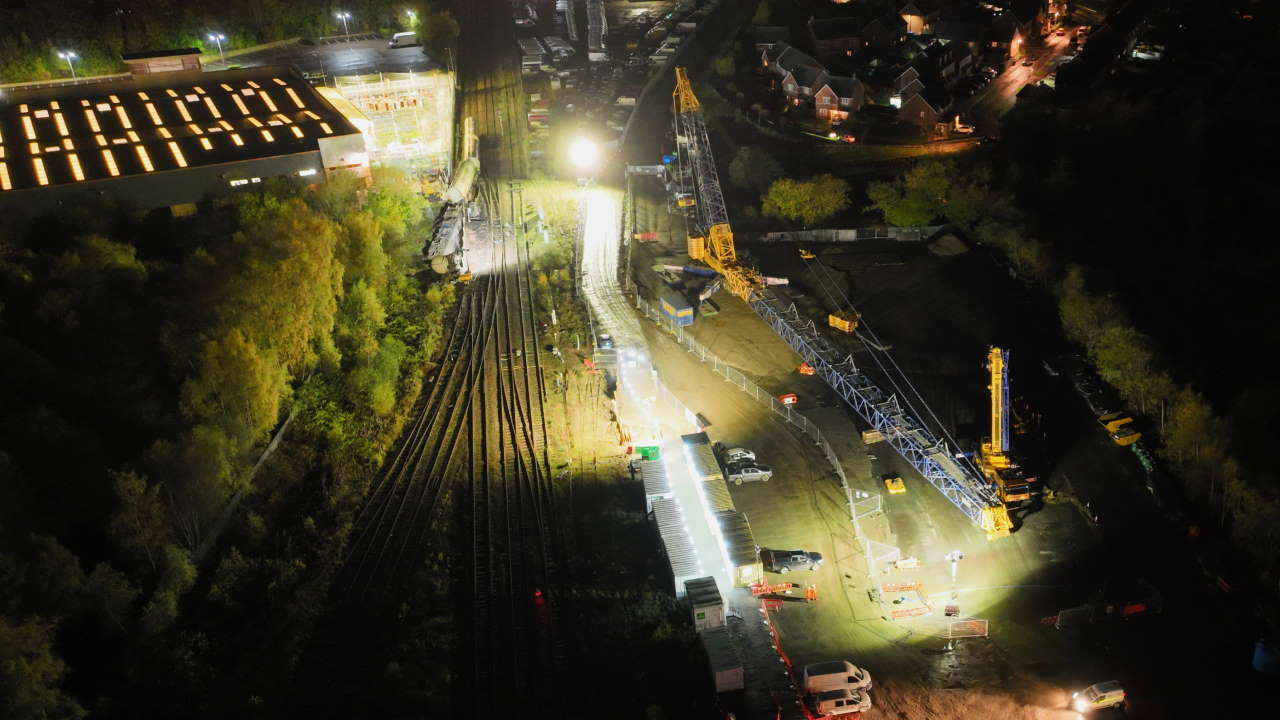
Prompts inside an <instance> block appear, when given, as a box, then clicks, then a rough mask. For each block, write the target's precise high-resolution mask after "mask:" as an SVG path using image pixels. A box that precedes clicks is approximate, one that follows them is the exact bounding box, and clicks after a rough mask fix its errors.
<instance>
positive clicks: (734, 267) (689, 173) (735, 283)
mask: <svg viewBox="0 0 1280 720" xmlns="http://www.w3.org/2000/svg"><path fill="white" fill-rule="evenodd" d="M671 110H672V115H673V116H674V122H675V133H676V157H677V161H678V167H677V170H676V176H677V179H678V181H679V184H680V187H681V192H682V194H684V195H686V196H692V197H693V198H694V203H693V205H692V206H691V207H690V208H689V214H688V217H689V220H690V232H689V257H690V258H691V259H693V260H701V261H703V262H705V263H706V264H707V265H709V266H710V267H711V269H713V270H715V271H716V272H717V273H719V274H720V275H722V276H723V277H724V284H725V288H727V289H728V290H729V292H731V293H733V294H734V295H736V296H737V297H739V298H742V299H743V300H746V301H750V299H751V297H752V296H753V295H754V294H756V293H758V292H760V291H761V290H763V289H764V278H762V277H761V276H760V273H759V272H757V271H756V270H755V269H754V268H750V267H747V266H746V265H743V264H742V263H740V262H738V252H737V249H736V248H735V247H734V243H733V229H732V228H730V226H729V212H728V210H726V209H725V204H724V193H723V192H722V191H721V190H720V175H719V173H718V172H716V160H715V156H713V155H712V154H711V141H710V140H709V139H708V137H707V125H706V122H705V121H704V120H703V118H702V103H700V102H698V97H697V96H696V95H694V94H693V88H692V87H691V86H690V84H689V75H688V73H686V72H685V69H684V68H683V67H677V68H676V87H675V90H674V91H673V92H672V93H671Z"/></svg>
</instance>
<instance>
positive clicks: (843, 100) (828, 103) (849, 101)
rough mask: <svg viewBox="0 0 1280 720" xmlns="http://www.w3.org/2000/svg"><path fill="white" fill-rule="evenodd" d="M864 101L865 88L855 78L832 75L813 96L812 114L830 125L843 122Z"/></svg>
mask: <svg viewBox="0 0 1280 720" xmlns="http://www.w3.org/2000/svg"><path fill="white" fill-rule="evenodd" d="M865 101H866V88H865V87H863V85H862V81H861V80H859V79H858V78H856V77H852V76H848V77H846V76H843V75H833V76H831V77H828V78H827V81H826V83H824V84H823V86H822V87H820V88H818V91H817V92H815V93H814V94H813V107H814V114H816V115H817V116H818V119H820V120H825V121H827V122H831V123H838V122H843V121H844V120H845V119H847V118H848V117H849V114H850V113H855V112H857V111H858V110H859V109H860V108H861V107H862V105H863V103H864V102H865Z"/></svg>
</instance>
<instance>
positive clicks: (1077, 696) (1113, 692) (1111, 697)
mask: <svg viewBox="0 0 1280 720" xmlns="http://www.w3.org/2000/svg"><path fill="white" fill-rule="evenodd" d="M1124 704H1125V692H1124V688H1123V687H1121V686H1120V683H1119V682H1117V681H1115V680H1108V681H1107V682H1100V683H1095V684H1093V685H1090V686H1089V687H1087V688H1085V689H1084V690H1081V691H1079V692H1073V693H1071V709H1072V710H1075V711H1076V712H1079V713H1084V712H1090V711H1092V710H1101V709H1102V708H1109V707H1116V706H1120V707H1123V706H1124Z"/></svg>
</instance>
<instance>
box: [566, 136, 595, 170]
mask: <svg viewBox="0 0 1280 720" xmlns="http://www.w3.org/2000/svg"><path fill="white" fill-rule="evenodd" d="M598 157H600V149H599V148H597V147H596V144H595V143H593V142H591V141H590V140H575V141H574V143H573V144H572V145H570V146H569V160H570V162H572V163H573V164H574V165H576V166H578V167H580V168H587V167H591V166H592V165H595V164H596V159H597V158H598Z"/></svg>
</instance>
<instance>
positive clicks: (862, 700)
mask: <svg viewBox="0 0 1280 720" xmlns="http://www.w3.org/2000/svg"><path fill="white" fill-rule="evenodd" d="M809 704H810V705H812V706H813V710H814V711H815V712H817V713H818V714H820V715H846V714H848V713H860V712H866V711H868V710H870V709H871V696H870V695H868V694H867V693H866V691H852V690H827V691H825V692H820V693H814V694H812V695H810V696H809Z"/></svg>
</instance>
